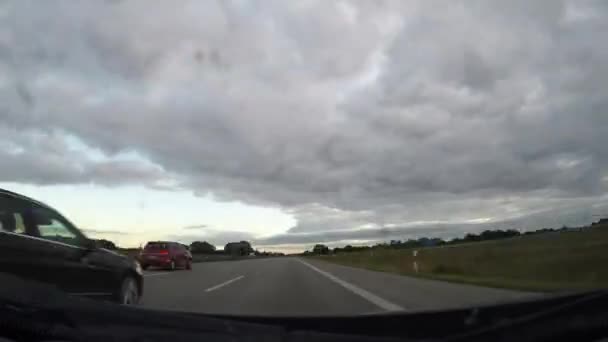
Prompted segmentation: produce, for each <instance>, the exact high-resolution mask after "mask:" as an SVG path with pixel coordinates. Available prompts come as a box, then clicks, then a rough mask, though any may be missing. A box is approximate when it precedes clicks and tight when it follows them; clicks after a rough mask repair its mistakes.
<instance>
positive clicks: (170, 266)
mask: <svg viewBox="0 0 608 342" xmlns="http://www.w3.org/2000/svg"><path fill="white" fill-rule="evenodd" d="M169 269H170V270H171V271H175V260H171V263H170V264H169Z"/></svg>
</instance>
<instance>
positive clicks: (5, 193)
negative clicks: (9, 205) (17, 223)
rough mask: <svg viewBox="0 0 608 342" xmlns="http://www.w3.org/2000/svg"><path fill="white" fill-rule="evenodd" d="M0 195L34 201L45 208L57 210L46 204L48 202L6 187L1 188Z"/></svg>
mask: <svg viewBox="0 0 608 342" xmlns="http://www.w3.org/2000/svg"><path fill="white" fill-rule="evenodd" d="M0 195H4V196H8V197H12V198H15V199H19V200H22V201H27V202H31V203H34V204H36V205H39V206H41V207H44V208H47V209H50V210H53V211H55V209H53V208H51V207H50V206H48V205H46V204H44V203H42V202H40V201H37V200H35V199H33V198H30V197H27V196H24V195H21V194H18V193H16V192H12V191H9V190H6V189H2V188H0Z"/></svg>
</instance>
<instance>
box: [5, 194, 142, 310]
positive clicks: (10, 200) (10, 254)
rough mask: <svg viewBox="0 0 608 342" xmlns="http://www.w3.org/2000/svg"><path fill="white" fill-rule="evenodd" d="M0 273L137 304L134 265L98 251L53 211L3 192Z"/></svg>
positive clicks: (138, 282)
mask: <svg viewBox="0 0 608 342" xmlns="http://www.w3.org/2000/svg"><path fill="white" fill-rule="evenodd" d="M0 273H10V274H13V275H16V276H18V277H21V278H24V279H28V280H33V281H36V282H41V283H47V284H52V285H54V286H56V287H58V288H60V289H61V290H63V291H65V292H68V293H70V294H73V295H81V296H87V297H94V298H100V299H108V300H111V301H114V302H118V303H121V304H137V303H138V302H139V299H140V298H141V296H142V294H143V286H144V284H143V276H142V270H141V267H140V265H139V263H138V262H137V261H135V260H132V259H129V258H127V257H126V256H124V255H120V254H118V253H114V252H112V251H109V250H106V249H103V248H98V247H97V246H96V244H95V242H94V241H93V240H90V239H88V238H87V237H86V236H85V235H84V234H83V233H82V232H81V231H80V230H78V229H77V228H76V227H75V226H74V225H73V224H72V223H70V222H69V221H68V220H67V219H66V218H65V217H63V216H62V215H61V214H59V213H58V212H57V211H56V210H54V209H52V208H51V207H49V206H47V205H45V204H43V203H40V202H38V201H36V200H33V199H31V198H28V197H25V196H22V195H19V194H16V193H14V192H10V191H7V190H3V189H0Z"/></svg>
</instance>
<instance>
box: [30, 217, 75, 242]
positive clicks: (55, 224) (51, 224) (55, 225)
mask: <svg viewBox="0 0 608 342" xmlns="http://www.w3.org/2000/svg"><path fill="white" fill-rule="evenodd" d="M32 220H33V222H32V223H33V225H34V226H35V228H36V230H37V233H38V236H39V237H41V238H43V239H47V240H52V241H57V242H63V243H67V244H70V245H74V246H80V245H81V244H82V238H81V237H80V236H79V235H78V234H77V232H76V231H75V230H74V228H72V227H70V226H69V225H68V224H67V223H66V222H65V221H64V220H63V219H61V217H60V216H59V215H57V214H56V213H54V212H52V211H50V210H48V209H45V208H35V209H33V210H32Z"/></svg>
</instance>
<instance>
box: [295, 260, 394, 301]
mask: <svg viewBox="0 0 608 342" xmlns="http://www.w3.org/2000/svg"><path fill="white" fill-rule="evenodd" d="M296 260H298V261H299V262H301V263H302V264H303V265H306V266H308V267H309V268H310V269H312V270H314V271H316V272H318V273H319V274H321V275H324V276H325V277H326V278H328V279H329V280H331V281H333V282H335V283H337V284H338V285H340V286H342V287H344V288H345V289H347V290H349V291H350V292H352V293H354V294H356V295H358V296H359V297H362V298H363V299H365V300H367V301H368V302H370V303H372V304H374V305H376V306H378V307H380V308H382V309H383V310H386V311H405V309H404V308H403V307H401V306H399V305H397V304H395V303H391V302H389V301H387V300H386V299H383V298H380V297H378V296H376V295H375V294H373V293H371V292H369V291H367V290H364V289H362V288H360V287H358V286H355V285H353V284H351V283H349V282H346V281H344V280H342V279H340V278H338V277H336V276H335V275H333V274H331V273H328V272H325V271H323V270H320V269H318V268H317V267H315V266H313V265H311V264H309V263H307V262H306V261H304V260H301V259H296Z"/></svg>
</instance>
